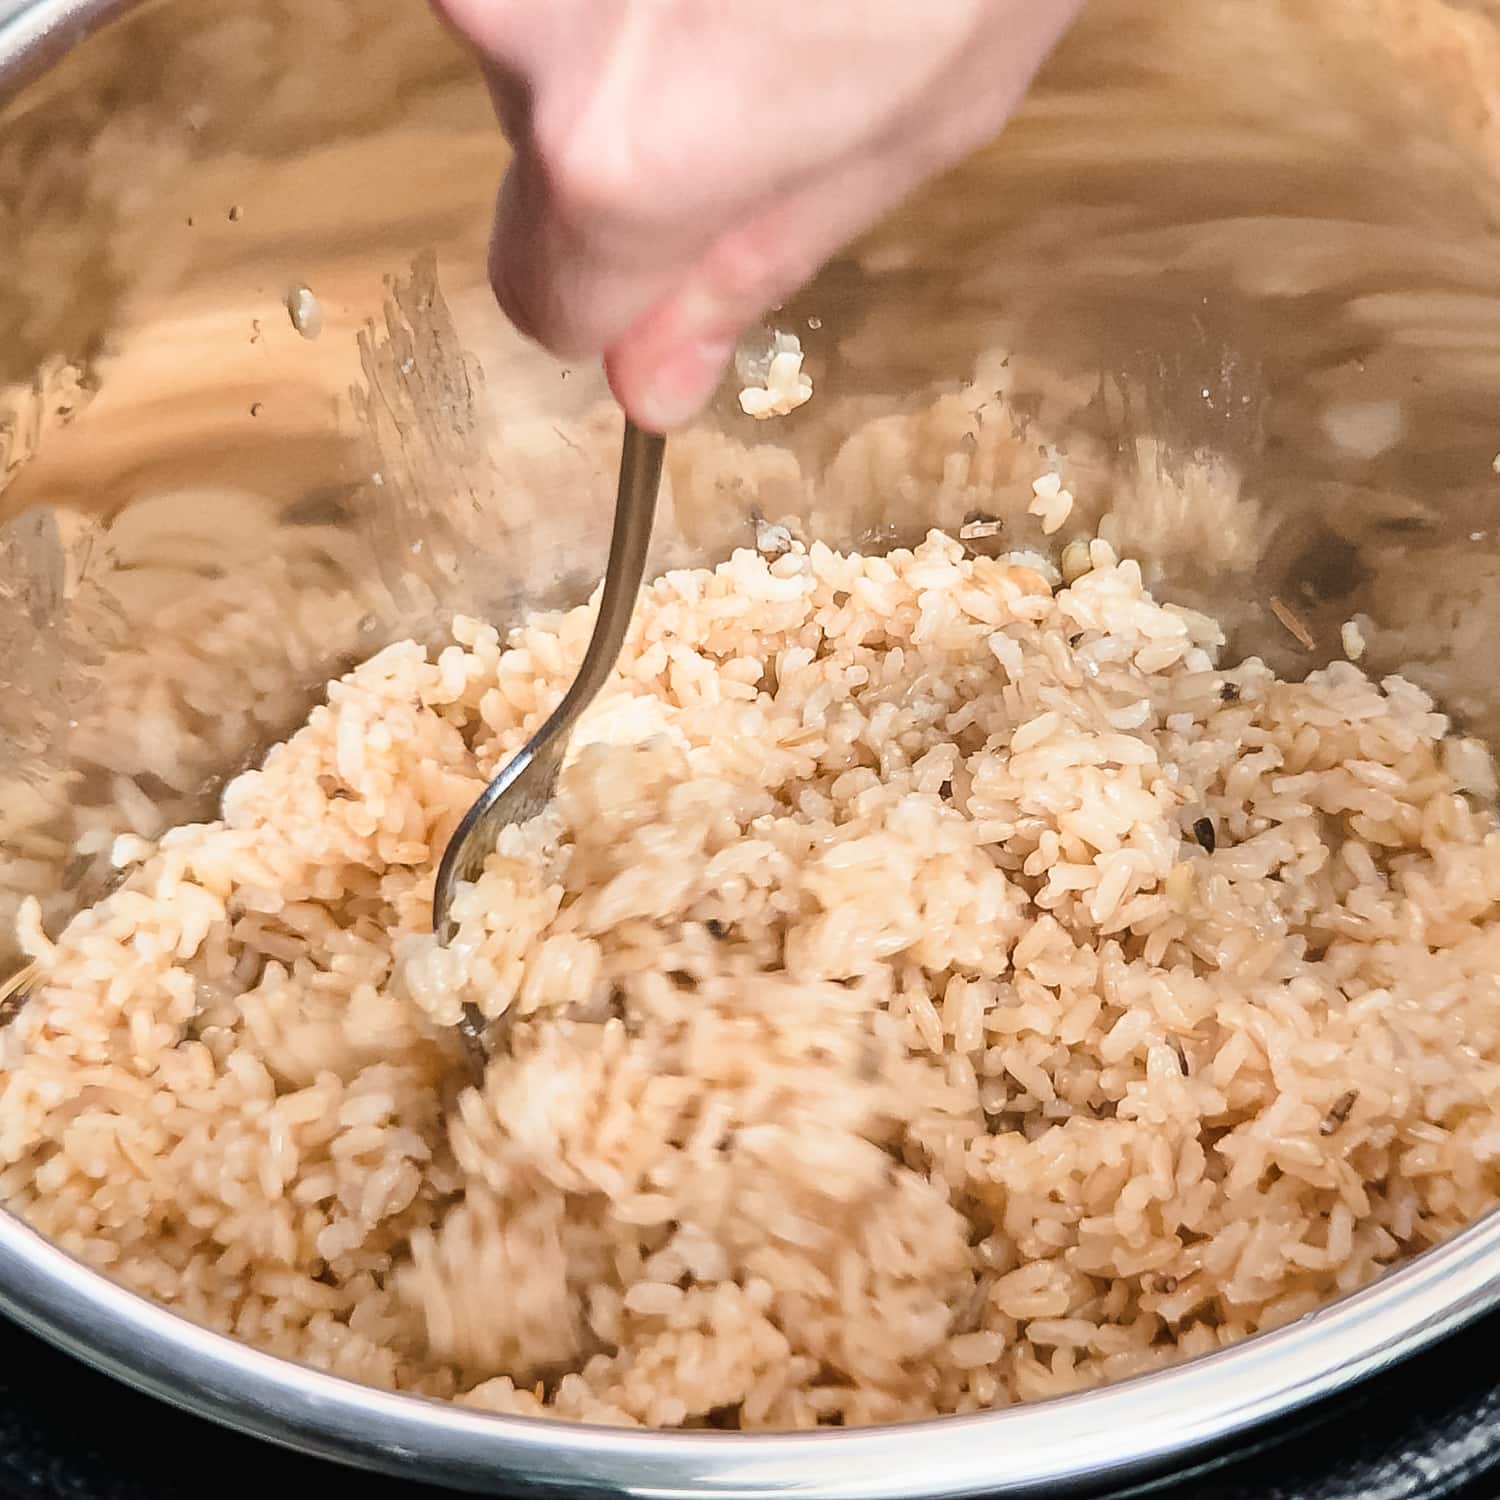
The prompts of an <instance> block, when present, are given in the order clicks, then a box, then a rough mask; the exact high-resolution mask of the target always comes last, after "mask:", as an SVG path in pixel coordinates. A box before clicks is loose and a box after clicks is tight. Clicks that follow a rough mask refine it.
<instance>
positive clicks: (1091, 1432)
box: [0, 0, 1500, 1500]
mask: <svg viewBox="0 0 1500 1500" xmlns="http://www.w3.org/2000/svg"><path fill="white" fill-rule="evenodd" d="M139 3H141V0H0V105H4V104H6V103H7V102H9V100H10V98H11V97H12V96H13V95H14V93H15V92H16V91H17V90H19V89H20V88H21V87H22V86H23V85H24V84H25V83H27V82H29V81H30V80H31V79H33V78H35V77H36V76H37V75H39V74H40V73H42V72H44V71H46V70H47V69H48V68H49V67H50V66H52V65H53V64H54V63H56V62H57V61H59V60H60V59H61V58H62V57H63V56H64V55H66V53H67V52H69V51H70V50H71V49H72V48H73V47H74V46H75V45H77V44H78V43H79V42H81V41H83V40H84V39H85V38H86V37H88V36H89V35H91V34H92V33H93V32H94V31H96V30H98V29H99V28H100V27H102V26H103V25H105V24H106V23H107V22H108V21H110V20H112V19H114V18H115V17H116V16H118V15H121V14H123V13H124V12H126V11H128V10H130V9H132V8H134V7H135V6H136V5H138V4H139ZM1497 1303H1500V1212H1497V1213H1495V1214H1490V1215H1487V1216H1486V1217H1484V1218H1482V1219H1480V1220H1479V1221H1478V1222H1477V1223H1475V1224H1473V1225H1471V1226H1470V1227H1469V1228H1467V1229H1466V1230H1464V1231H1463V1232H1461V1233H1460V1234H1458V1235H1456V1236H1455V1237H1454V1238H1452V1239H1450V1240H1448V1241H1446V1242H1444V1243H1443V1244H1442V1245H1440V1246H1438V1247H1436V1248H1435V1249H1433V1250H1429V1251H1427V1252H1425V1253H1424V1254H1422V1255H1420V1256H1419V1257H1417V1258H1416V1259H1415V1260H1413V1261H1411V1262H1410V1263H1408V1264H1406V1265H1404V1266H1402V1267H1401V1268H1399V1269H1397V1270H1395V1271H1392V1272H1391V1273H1389V1274H1388V1275H1387V1276H1385V1277H1383V1278H1381V1279H1380V1280H1379V1281H1378V1282H1375V1283H1373V1284H1372V1285H1370V1286H1367V1287H1365V1288H1363V1289H1362V1290H1360V1291H1357V1292H1355V1293H1352V1294H1350V1295H1348V1296H1346V1297H1344V1298H1341V1299H1340V1300H1338V1301H1336V1302H1333V1303H1330V1304H1328V1305H1326V1306H1325V1307H1323V1308H1321V1309H1319V1310H1318V1311H1316V1312H1314V1313H1312V1314H1310V1315H1308V1316H1307V1317H1305V1318H1303V1319H1301V1320H1300V1321H1298V1322H1296V1323H1293V1324H1290V1325H1288V1326H1286V1327H1284V1328H1280V1329H1277V1330H1275V1331H1273V1332H1270V1333H1264V1334H1260V1335H1258V1336H1256V1337H1254V1338H1251V1339H1248V1340H1246V1341H1244V1342H1243V1343H1240V1344H1237V1345H1234V1346H1232V1347H1230V1348H1227V1349H1223V1350H1220V1351H1217V1352H1215V1353H1213V1354H1210V1355H1205V1356H1202V1357H1200V1358H1197V1359H1194V1360H1190V1361H1187V1362H1185V1363H1183V1364H1180V1365H1177V1366H1174V1367H1172V1368H1170V1369H1167V1370H1162V1371H1158V1372H1155V1373H1152V1374H1149V1375H1143V1376H1138V1377H1136V1378H1134V1379H1130V1380H1125V1381H1122V1382H1120V1383H1118V1384H1114V1385H1110V1386H1106V1387H1103V1388H1101V1389H1098V1390H1093V1391H1088V1392H1081V1393H1078V1394H1076V1395H1071V1396H1064V1397H1058V1398H1054V1399H1052V1400H1047V1401H1040V1402H1036V1403H1033V1404H1027V1405H1022V1406H1016V1407H1011V1408H1008V1409H1004V1410H1000V1411H992V1412H982V1413H975V1414H972V1415H968V1416H961V1417H944V1418H938V1419H933V1420H929V1421H925V1422H919V1423H908V1424H902V1425H897V1426H889V1427H881V1428H864V1429H850V1430H839V1431H820V1432H816V1433H800V1434H794V1433H787V1434H765V1435H759V1434H756V1435H731V1434H722V1433H700V1432H655V1431H645V1430H637V1429H620V1428H603V1427H586V1426H582V1425H579V1424H574V1423H565V1422H558V1421H553V1420H540V1419H533V1418H523V1417H506V1416H499V1415H496V1414H494V1413H489V1412H484V1411H480V1410H477V1409H475V1408H471V1407H464V1406H460V1405H457V1404H455V1403H451V1402H440V1401H435V1400H428V1399H425V1398H421V1397H416V1396H410V1395H397V1394H394V1393H392V1392H388V1391H383V1390H378V1389H374V1388H371V1387H367V1386H361V1385H358V1384H355V1383H354V1382H352V1381H349V1380H345V1379H342V1378H340V1377H338V1376H335V1375H330V1374H326V1373H324V1372H322V1371H318V1370H314V1369H311V1368H309V1367H307V1366H303V1365H299V1364H294V1363H292V1362H291V1361H288V1360H284V1359H280V1358H278V1357H276V1356H274V1355H270V1354H266V1353H263V1352H261V1351H260V1350H257V1349H254V1348H252V1347H250V1346H249V1345H247V1344H242V1343H240V1342H238V1341H237V1340H234V1339H232V1338H230V1337H228V1336H227V1335H223V1334H219V1333H214V1332H212V1331H210V1330H208V1329H206V1328H203V1327H201V1326H199V1325H197V1324H195V1323H192V1322H189V1321H188V1320H187V1319H185V1318H183V1317H180V1316H179V1315H177V1314H176V1313H173V1312H170V1311H168V1310H167V1309H166V1308H164V1307H162V1306H160V1305H159V1304H156V1303H153V1302H150V1301H148V1300H147V1299H145V1298H143V1297H140V1296H138V1295H136V1294H135V1293H133V1292H131V1291H129V1290H127V1289H126V1288H125V1287H123V1286H121V1285H119V1284H117V1283H116V1282H114V1281H112V1280H110V1279H109V1278H108V1277H106V1276H105V1275H103V1274H101V1273H100V1272H97V1271H93V1270H91V1269H89V1268H88V1267H86V1266H85V1265H83V1264H82V1263H81V1262H79V1261H76V1260H74V1259H73V1258H72V1257H71V1256H69V1255H68V1254H67V1253H66V1252H65V1251H63V1250H61V1249H60V1248H58V1247H57V1246H56V1245H54V1244H52V1243H51V1242H49V1241H48V1240H46V1239H44V1238H43V1237H42V1236H41V1235H40V1234H38V1233H37V1232H36V1231H34V1230H32V1229H30V1228H29V1227H28V1226H27V1225H26V1224H24V1223H23V1222H22V1221H21V1220H20V1219H18V1218H16V1217H14V1216H13V1215H11V1214H10V1213H9V1212H7V1211H5V1210H3V1209H0V1311H3V1312H4V1313H7V1314H8V1315H9V1316H11V1317H12V1318H14V1319H15V1320H16V1321H17V1322H19V1323H21V1324H22V1325H24V1326H25V1327H26V1328H28V1329H30V1330H31V1331H32V1332H33V1333H35V1334H38V1335H40V1336H41V1337H43V1338H45V1339H47V1340H48V1341H50V1342H51V1343H53V1344H55V1345H56V1346H58V1347H59V1348H61V1349H63V1350H64V1351H66V1352H67V1353H69V1354H71V1355H74V1356H76V1357H78V1358H81V1359H83V1360H84V1361H86V1362H87V1363H88V1364H90V1365H93V1366H94V1367H95V1368H97V1369H99V1370H101V1371H103V1372H105V1373H106V1374H109V1375H111V1376H113V1377H115V1378H117V1379H119V1380H121V1381H123V1382H124V1383H126V1384H128V1385H130V1386H133V1387H135V1388H136V1389H138V1390H141V1391H144V1392H146V1393H148V1394H150V1395H152V1396H155V1397H158V1398H160V1399H163V1400H165V1401H168V1402H170V1403H171V1404H173V1405H175V1406H177V1407H180V1408H182V1409H184V1410H187V1411H189V1412H192V1413H195V1414H197V1415H199V1416H202V1417H207V1418H210V1419H212V1420H215V1421H218V1422H220V1423H223V1424H225V1425H228V1426H230V1427H233V1428H236V1429H238V1430H240V1431H243V1432H247V1433H250V1434H253V1435H255V1436H257V1437H260V1438H264V1439H267V1440H269V1441H271V1442H274V1443H278V1444H280V1445H282V1446H284V1447H288V1448H292V1449H295V1450H297V1451H299V1452H303V1453H308V1454H312V1455H316V1456H319V1457H324V1458H332V1459H338V1460H342V1461H345V1462H349V1463H353V1464H356V1465H359V1466H361V1467H363V1468H366V1469H371V1470H376V1471H380V1472H384V1473H389V1474H393V1475H397V1476H401V1477H405V1478H412V1479H415V1478H421V1479H425V1480H428V1481H436V1482H438V1483H443V1484H448V1485H451V1486H454V1487H456V1488H461V1489H468V1490H476V1491H485V1490H493V1489H497V1488H498V1487H500V1486H502V1485H504V1484H505V1483H506V1482H507V1480H508V1479H509V1478H511V1477H512V1476H519V1477H524V1478H525V1479H526V1480H528V1481H529V1482H530V1483H532V1484H535V1485H540V1486H550V1487H556V1488H558V1489H563V1490H571V1491H575V1492H576V1491H578V1490H581V1489H609V1490H612V1491H614V1492H616V1493H625V1494H629V1495H637V1496H651V1497H655V1500H667V1497H673V1496H689V1495H704V1494H709V1495H713V1496H716V1497H721V1500H731V1497H746V1500H749V1497H765V1496H771V1495H776V1494H787V1493H795V1494H796V1495H798V1496H802V1497H809V1500H812V1497H816V1500H896V1497H898V1496H908V1495H913V1494H920V1495H922V1496H930V1497H949V1496H961V1495H968V1494H976V1493H980V1492H983V1493H986V1494H989V1495H992V1496H996V1497H1000V1496H1005V1497H1019V1496H1022V1495H1031V1494H1036V1493H1038V1492H1040V1491H1043V1490H1046V1491H1048V1492H1050V1493H1053V1494H1056V1493H1059V1492H1070V1491H1077V1490H1080V1489H1083V1488H1085V1487H1089V1486H1094V1485H1098V1484H1101V1483H1106V1482H1110V1481H1116V1482H1118V1481H1124V1480H1126V1479H1142V1478H1146V1477H1148V1476H1150V1475H1151V1474H1152V1473H1156V1472H1160V1471H1161V1470H1163V1469H1165V1468H1167V1467H1169V1466H1171V1465H1172V1464H1174V1463H1180V1462H1182V1461H1183V1460H1185V1459H1186V1458H1187V1457H1188V1456H1189V1455H1195V1454H1201V1453H1202V1452H1203V1451H1204V1450H1206V1449H1208V1448H1211V1447H1213V1446H1214V1445H1216V1444H1220V1443H1222V1442H1223V1441H1224V1440H1225V1439H1228V1438H1231V1437H1234V1436H1236V1435H1238V1434H1241V1433H1243V1432H1245V1431H1247V1430H1249V1429H1251V1428H1253V1427H1256V1426H1258V1425H1260V1424H1262V1423H1264V1422H1266V1421H1269V1420H1270V1419H1272V1418H1274V1417H1276V1416H1278V1415H1281V1414H1284V1413H1286V1412H1288V1411H1291V1410H1293V1409H1296V1408H1300V1407H1304V1406H1307V1405H1309V1404H1311V1403H1314V1402H1317V1401H1319V1400H1322V1399H1324V1398H1326V1397H1329V1396H1331V1395H1334V1394H1336V1393H1337V1392H1339V1391H1342V1390H1344V1389H1346V1388H1348V1387H1349V1386H1351V1385H1353V1384H1355V1383H1356V1382H1358V1381H1360V1380H1362V1379H1365V1378H1366V1377H1368V1376H1370V1375H1372V1374H1375V1373H1377V1372H1378V1371H1380V1370H1382V1369H1385V1368H1387V1367H1389V1366H1390V1365H1393V1364H1395V1363H1397V1362H1398V1361H1400V1360H1402V1359H1405V1358H1407V1357H1409V1356H1410V1355H1412V1354H1414V1353H1416V1352H1417V1351H1419V1350H1420V1349H1423V1348H1425V1347H1426V1346H1428V1345H1430V1344H1432V1343H1434V1342H1436V1341H1437V1340H1439V1339H1441V1338H1442V1337H1444V1336H1445V1335H1447V1334H1449V1333H1451V1332H1453V1331H1456V1330H1457V1329H1458V1328H1460V1327H1461V1326H1463V1325H1465V1324H1467V1323H1469V1322H1472V1321H1473V1320H1474V1319H1475V1318H1477V1317H1479V1316H1480V1315H1481V1314H1483V1313H1484V1312H1486V1311H1488V1310H1490V1309H1491V1308H1492V1307H1494V1306H1495V1305H1496V1304H1497Z"/></svg>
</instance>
